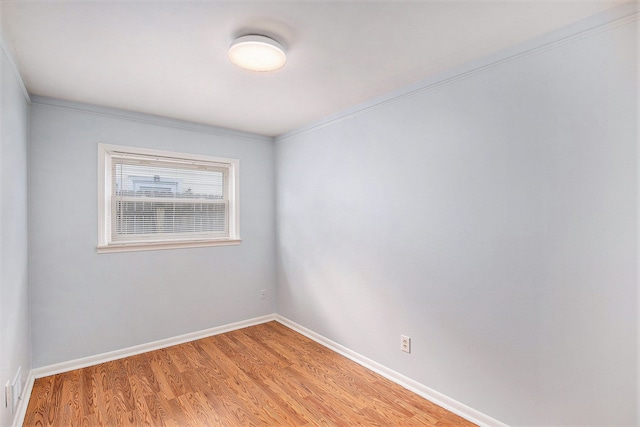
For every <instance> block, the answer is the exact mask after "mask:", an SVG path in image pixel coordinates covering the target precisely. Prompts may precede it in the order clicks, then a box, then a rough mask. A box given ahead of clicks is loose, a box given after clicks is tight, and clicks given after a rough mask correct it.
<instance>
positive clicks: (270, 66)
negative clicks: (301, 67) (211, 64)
mask: <svg viewBox="0 0 640 427" xmlns="http://www.w3.org/2000/svg"><path fill="white" fill-rule="evenodd" d="M228 55H229V59H230V60H231V62H233V63H234V64H236V65H237V66H238V67H240V68H244V69H245V70H250V71H275V70H277V69H279V68H282V66H283V65H284V63H285V62H286V61H287V55H286V54H285V53H284V48H283V47H282V45H281V44H280V43H278V42H277V41H275V40H273V39H272V38H269V37H266V36H260V35H257V34H252V35H248V36H242V37H238V38H237V39H235V40H234V41H233V43H231V46H229V53H228Z"/></svg>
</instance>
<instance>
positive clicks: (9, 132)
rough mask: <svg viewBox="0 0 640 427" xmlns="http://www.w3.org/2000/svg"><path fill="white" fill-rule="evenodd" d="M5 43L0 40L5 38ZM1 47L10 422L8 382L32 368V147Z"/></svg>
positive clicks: (0, 356)
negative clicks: (29, 208)
mask: <svg viewBox="0 0 640 427" xmlns="http://www.w3.org/2000/svg"><path fill="white" fill-rule="evenodd" d="M0 42H1V41H0ZM21 84H22V83H21V81H20V77H19V76H18V74H17V72H14V69H13V68H12V67H11V63H10V60H9V58H8V57H7V56H6V54H5V51H4V49H2V48H0V384H1V385H2V389H1V390H2V391H1V392H0V393H2V400H1V402H2V403H1V404H0V426H6V425H10V424H11V420H12V415H11V410H10V409H7V408H5V406H4V385H5V384H6V382H7V381H9V380H13V378H14V376H15V375H16V372H17V371H18V367H22V372H23V378H26V376H27V373H28V372H29V370H30V369H31V361H30V337H29V288H28V280H27V275H28V269H27V254H28V248H27V245H28V238H27V146H28V129H29V123H28V119H29V105H28V101H27V97H26V95H25V94H24V92H23V91H22V86H21Z"/></svg>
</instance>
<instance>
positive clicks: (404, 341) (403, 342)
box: [400, 335, 411, 353]
mask: <svg viewBox="0 0 640 427" xmlns="http://www.w3.org/2000/svg"><path fill="white" fill-rule="evenodd" d="M400 350H402V351H404V352H405V353H411V338H409V337H408V336H406V335H400Z"/></svg>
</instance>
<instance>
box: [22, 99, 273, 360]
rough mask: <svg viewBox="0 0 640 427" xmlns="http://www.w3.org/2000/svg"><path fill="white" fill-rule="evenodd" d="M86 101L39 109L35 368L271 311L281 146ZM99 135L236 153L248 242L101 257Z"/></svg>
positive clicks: (33, 181)
mask: <svg viewBox="0 0 640 427" xmlns="http://www.w3.org/2000/svg"><path fill="white" fill-rule="evenodd" d="M43 103H58V104H61V105H60V106H51V105H44V104H43ZM87 108H90V107H87V106H81V105H80V106H77V105H74V104H66V103H60V102H59V101H53V100H45V99H40V98H34V101H33V104H32V106H31V150H30V165H29V167H30V188H29V191H30V193H29V194H30V195H29V200H30V206H31V216H30V245H31V246H30V252H29V256H30V258H29V261H30V264H29V269H30V273H31V276H30V280H31V289H32V304H31V308H32V310H31V318H32V336H33V364H34V366H35V367H40V366H44V365H49V364H53V363H57V362H63V361H69V360H72V359H76V358H80V357H86V356H93V355H97V354H100V353H104V352H107V351H111V350H117V349H122V348H126V347H130V346H133V345H138V344H144V343H148V342H152V341H155V340H158V339H163V338H169V337H174V336H177V335H180V334H185V333H189V332H195V331H199V330H203V329H207V328H211V327H215V326H220V325H224V324H227V323H231V322H236V321H240V320H246V319H250V318H253V317H256V316H261V315H265V314H270V313H273V312H274V311H275V305H274V299H272V298H268V299H265V300H262V299H260V290H261V289H267V292H268V294H270V295H272V296H273V295H274V291H275V256H274V240H275V236H274V233H275V214H274V193H273V192H274V166H273V164H274V158H273V156H274V147H273V142H272V141H271V140H270V139H269V138H264V137H258V136H251V135H244V134H239V133H237V134H236V133H224V132H218V131H217V130H216V129H212V128H208V127H206V126H196V125H188V124H181V123H179V122H177V121H172V120H161V119H156V118H149V117H147V116H144V115H141V114H132V113H131V114H129V113H124V112H114V111H112V110H109V109H100V108H92V109H93V110H96V111H97V113H96V112H91V111H83V110H84V109H87ZM103 112H104V113H106V114H103ZM114 114H116V115H114ZM119 116H121V117H119ZM185 126H186V128H185ZM99 142H102V143H108V144H119V145H130V146H138V147H147V148H155V149H160V150H170V151H179V152H187V153H196V154H205V155H212V156H219V157H230V158H235V159H239V160H240V210H241V213H240V227H241V237H242V239H243V241H242V243H241V244H240V245H238V246H223V247H209V248H193V249H177V250H160V251H146V252H131V253H112V254H97V253H96V244H97V218H98V214H97V203H98V201H97V194H96V191H97V169H96V164H97V144H98V143H99Z"/></svg>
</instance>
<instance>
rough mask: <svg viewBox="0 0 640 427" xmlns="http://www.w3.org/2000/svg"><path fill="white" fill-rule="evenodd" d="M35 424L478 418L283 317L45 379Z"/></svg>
mask: <svg viewBox="0 0 640 427" xmlns="http://www.w3.org/2000/svg"><path fill="white" fill-rule="evenodd" d="M24 425H25V426H65V427H66V426H88V427H93V426H103V425H107V426H128V425H145V426H225V427H232V426H472V425H474V424H471V423H470V422H468V421H466V420H464V419H462V418H460V417H458V416H457V415H454V414H452V413H450V412H448V411H446V410H444V409H442V408H441V407H439V406H436V405H434V404H432V403H430V402H429V401H427V400H425V399H423V398H421V397H420V396H418V395H416V394H414V393H412V392H410V391H408V390H406V389H404V388H402V387H400V386H398V385H397V384H395V383H393V382H391V381H389V380H387V379H385V378H383V377H381V376H380V375H378V374H376V373H374V372H371V371H370V370H368V369H365V368H363V367H362V366H360V365H358V364H356V363H354V362H352V361H350V360H349V359H347V358H345V357H343V356H341V355H339V354H337V353H335V352H333V351H331V350H329V349H327V348H326V347H323V346H321V345H319V344H318V343H316V342H314V341H312V340H310V339H308V338H306V337H304V336H303V335H300V334H298V333H297V332H294V331H292V330H291V329H289V328H287V327H285V326H283V325H281V324H280V323H277V322H269V323H264V324H261V325H257V326H252V327H249V328H245V329H240V330H237V331H233V332H229V333H225V334H221V335H216V336H213V337H209V338H204V339H201V340H197V341H193V342H189V343H186V344H181V345H177V346H174V347H169V348H166V349H162V350H157V351H152V352H149V353H144V354H140V355H137V356H131V357H127V358H124V359H120V360H116V361H113V362H108V363H103V364H100V365H96V366H91V367H88V368H84V369H78V370H75V371H70V372H66V373H63V374H58V375H53V376H50V377H45V378H40V379H37V380H36V381H35V384H34V387H33V392H32V394H31V399H30V401H29V405H28V408H27V414H26V417H25V421H24Z"/></svg>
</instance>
